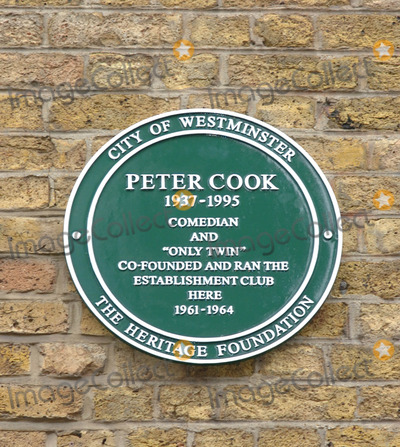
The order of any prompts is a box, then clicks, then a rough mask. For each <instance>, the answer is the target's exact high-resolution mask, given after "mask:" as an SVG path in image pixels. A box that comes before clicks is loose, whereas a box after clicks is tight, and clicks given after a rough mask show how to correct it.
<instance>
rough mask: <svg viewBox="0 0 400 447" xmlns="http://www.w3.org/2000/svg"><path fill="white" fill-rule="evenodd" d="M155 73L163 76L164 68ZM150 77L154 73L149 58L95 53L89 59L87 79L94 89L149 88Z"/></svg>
mask: <svg viewBox="0 0 400 447" xmlns="http://www.w3.org/2000/svg"><path fill="white" fill-rule="evenodd" d="M157 68H158V67H157ZM156 73H159V74H160V75H165V67H163V66H161V67H160V68H159V69H158V70H157V71H156ZM151 76H154V71H153V59H152V57H150V56H145V55H143V54H138V55H133V56H131V55H123V54H113V53H96V54H91V55H90V57H89V68H88V79H89V80H90V82H91V85H92V87H93V88H96V89H105V90H113V89H114V88H117V89H118V88H122V89H131V88H138V87H143V86H149V85H150V78H151Z"/></svg>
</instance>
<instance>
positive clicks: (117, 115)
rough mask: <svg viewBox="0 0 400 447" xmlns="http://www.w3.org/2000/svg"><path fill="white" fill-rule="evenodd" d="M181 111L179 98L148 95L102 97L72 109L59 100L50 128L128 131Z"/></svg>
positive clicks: (83, 100)
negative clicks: (172, 112)
mask: <svg viewBox="0 0 400 447" xmlns="http://www.w3.org/2000/svg"><path fill="white" fill-rule="evenodd" d="M179 107H180V101H179V98H166V99H164V98H153V97H150V96H146V95H131V96H126V95H106V94H99V95H95V96H91V97H89V98H79V99H76V100H75V101H74V102H73V103H72V104H71V105H69V106H66V105H65V104H63V103H62V102H61V101H60V100H57V101H56V102H55V103H53V106H52V108H51V111H50V126H51V128H52V129H53V130H80V129H125V128H127V127H129V126H131V125H132V124H134V123H135V122H138V121H140V120H143V119H145V118H149V117H151V116H153V115H157V114H159V113H163V112H167V111H170V110H176V109H179Z"/></svg>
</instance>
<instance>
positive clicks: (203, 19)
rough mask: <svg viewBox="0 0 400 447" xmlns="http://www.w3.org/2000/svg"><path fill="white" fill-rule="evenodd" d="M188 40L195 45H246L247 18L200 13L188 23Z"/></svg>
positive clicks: (247, 38) (215, 46) (247, 33)
mask: <svg viewBox="0 0 400 447" xmlns="http://www.w3.org/2000/svg"><path fill="white" fill-rule="evenodd" d="M189 27H190V38H189V40H190V41H191V42H192V43H193V45H194V46H195V51H196V46H212V47H213V48H218V47H248V46H249V45H250V28H249V19H248V17H246V16H242V15H240V16H229V17H224V16H215V15H213V16H210V15H204V14H202V15H200V16H198V17H196V18H195V19H193V20H192V21H191V22H190V24H189Z"/></svg>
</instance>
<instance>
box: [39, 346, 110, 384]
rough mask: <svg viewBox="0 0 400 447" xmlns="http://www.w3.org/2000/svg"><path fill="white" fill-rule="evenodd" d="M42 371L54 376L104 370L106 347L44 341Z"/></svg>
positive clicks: (82, 374) (41, 350) (41, 351)
mask: <svg viewBox="0 0 400 447" xmlns="http://www.w3.org/2000/svg"><path fill="white" fill-rule="evenodd" d="M39 352H40V354H41V356H42V359H41V360H42V362H41V372H42V374H49V375H54V376H70V377H73V376H75V377H81V376H84V375H88V374H92V373H94V372H96V373H97V374H98V373H99V372H102V371H103V369H104V365H105V361H106V350H105V349H104V347H102V346H99V345H93V344H86V343H85V344H84V343H79V344H77V343H75V344H66V343H43V344H41V345H39Z"/></svg>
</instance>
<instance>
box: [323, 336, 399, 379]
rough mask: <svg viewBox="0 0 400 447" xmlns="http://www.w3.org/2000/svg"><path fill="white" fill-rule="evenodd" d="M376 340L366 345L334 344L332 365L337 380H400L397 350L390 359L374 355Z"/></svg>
mask: <svg viewBox="0 0 400 447" xmlns="http://www.w3.org/2000/svg"><path fill="white" fill-rule="evenodd" d="M373 347H374V342H371V343H369V344H368V345H366V344H365V343H363V344H362V345H334V346H333V347H332V351H331V362H332V367H333V369H334V370H335V371H336V377H335V378H336V379H337V380H343V381H347V380H368V381H369V380H398V379H399V378H400V356H399V354H398V353H397V352H396V351H395V354H394V356H393V357H392V358H391V359H390V361H382V360H379V359H377V358H376V357H375V356H374V355H373Z"/></svg>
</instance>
